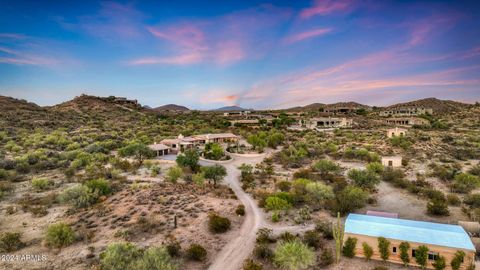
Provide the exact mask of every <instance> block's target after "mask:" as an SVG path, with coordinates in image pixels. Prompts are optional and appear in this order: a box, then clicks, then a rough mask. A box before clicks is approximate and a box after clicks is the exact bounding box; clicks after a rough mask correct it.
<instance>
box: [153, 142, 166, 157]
mask: <svg viewBox="0 0 480 270" xmlns="http://www.w3.org/2000/svg"><path fill="white" fill-rule="evenodd" d="M148 147H149V148H150V149H151V150H152V151H154V152H155V155H156V156H157V157H160V156H165V155H168V154H169V153H170V150H171V147H169V146H168V145H165V144H163V143H154V144H151V145H149V146H148Z"/></svg>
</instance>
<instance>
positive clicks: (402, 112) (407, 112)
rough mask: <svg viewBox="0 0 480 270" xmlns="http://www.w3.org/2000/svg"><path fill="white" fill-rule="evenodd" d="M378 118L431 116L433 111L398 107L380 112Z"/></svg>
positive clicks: (421, 108)
mask: <svg viewBox="0 0 480 270" xmlns="http://www.w3.org/2000/svg"><path fill="white" fill-rule="evenodd" d="M379 114H380V116H417V115H421V114H433V109H431V108H423V107H399V108H391V109H386V110H382V111H380V113H379Z"/></svg>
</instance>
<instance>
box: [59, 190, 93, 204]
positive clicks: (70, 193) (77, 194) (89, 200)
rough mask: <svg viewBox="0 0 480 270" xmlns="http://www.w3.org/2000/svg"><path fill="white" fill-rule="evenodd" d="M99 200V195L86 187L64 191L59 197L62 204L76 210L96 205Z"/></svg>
mask: <svg viewBox="0 0 480 270" xmlns="http://www.w3.org/2000/svg"><path fill="white" fill-rule="evenodd" d="M97 199H98V194H96V193H94V192H92V191H91V190H90V189H89V188H88V187H86V186H84V185H76V186H73V187H70V188H68V189H66V190H64V191H63V192H62V193H61V194H60V195H59V201H60V202H61V203H68V204H71V205H73V206H74V207H76V208H85V207H89V206H90V205H92V204H94V203H95V202H96V201H97Z"/></svg>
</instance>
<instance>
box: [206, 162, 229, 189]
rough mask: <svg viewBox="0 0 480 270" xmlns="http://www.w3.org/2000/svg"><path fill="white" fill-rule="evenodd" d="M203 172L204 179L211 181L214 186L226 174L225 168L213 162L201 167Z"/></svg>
mask: <svg viewBox="0 0 480 270" xmlns="http://www.w3.org/2000/svg"><path fill="white" fill-rule="evenodd" d="M203 173H204V175H205V178H206V179H209V180H212V181H213V186H214V187H216V186H217V183H218V182H220V181H222V179H223V178H224V177H225V176H227V170H226V169H225V167H223V166H222V165H218V164H215V165H213V166H206V167H203Z"/></svg>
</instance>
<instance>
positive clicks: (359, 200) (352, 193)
mask: <svg viewBox="0 0 480 270" xmlns="http://www.w3.org/2000/svg"><path fill="white" fill-rule="evenodd" d="M335 199H336V200H335V202H336V203H335V205H334V207H333V212H334V213H337V212H340V213H341V214H346V213H350V212H353V211H354V210H356V209H359V208H362V207H364V206H365V204H366V203H367V199H368V192H367V191H364V190H362V189H361V188H359V187H355V186H347V187H346V188H344V189H343V190H341V191H339V192H338V193H337V194H336V196H335Z"/></svg>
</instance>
